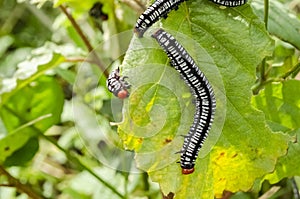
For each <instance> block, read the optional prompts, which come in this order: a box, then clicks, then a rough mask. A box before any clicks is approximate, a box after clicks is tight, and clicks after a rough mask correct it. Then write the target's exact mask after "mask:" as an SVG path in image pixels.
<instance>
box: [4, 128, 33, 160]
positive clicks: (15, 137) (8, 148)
mask: <svg viewBox="0 0 300 199" xmlns="http://www.w3.org/2000/svg"><path fill="white" fill-rule="evenodd" d="M33 136H35V134H34V133H33V132H32V131H25V132H22V133H12V134H8V135H7V136H6V137H4V138H2V139H1V140H0V152H1V156H0V163H1V164H2V163H3V162H4V161H5V159H6V158H7V157H9V156H11V155H12V154H13V153H14V152H15V151H17V150H18V149H20V148H22V147H23V146H24V145H25V144H26V143H27V142H28V140H29V139H30V138H31V137H33Z"/></svg>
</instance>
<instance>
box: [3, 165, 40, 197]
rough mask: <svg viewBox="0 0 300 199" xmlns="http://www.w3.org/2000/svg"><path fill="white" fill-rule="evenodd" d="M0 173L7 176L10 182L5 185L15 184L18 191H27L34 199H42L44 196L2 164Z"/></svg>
mask: <svg viewBox="0 0 300 199" xmlns="http://www.w3.org/2000/svg"><path fill="white" fill-rule="evenodd" d="M0 175H4V176H6V177H7V180H8V182H9V184H8V185H6V184H5V185H3V186H7V187H8V186H9V187H12V186H13V187H15V188H17V189H18V191H20V192H23V193H26V194H27V195H28V196H29V197H30V198H32V199H42V197H41V196H40V195H38V194H37V193H36V192H34V191H33V190H32V189H31V188H30V187H29V186H28V185H25V184H22V183H21V182H20V181H19V180H18V179H17V178H15V177H13V176H12V175H10V174H9V173H8V172H7V171H6V170H5V169H4V168H3V167H2V166H1V165H0Z"/></svg>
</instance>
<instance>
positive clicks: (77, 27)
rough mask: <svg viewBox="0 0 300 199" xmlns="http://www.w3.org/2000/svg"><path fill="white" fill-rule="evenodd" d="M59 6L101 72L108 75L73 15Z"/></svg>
mask: <svg viewBox="0 0 300 199" xmlns="http://www.w3.org/2000/svg"><path fill="white" fill-rule="evenodd" d="M59 7H60V9H61V10H62V11H63V13H64V14H65V15H66V16H67V18H68V19H69V21H70V22H71V24H72V25H73V27H74V29H75V30H76V32H77V33H78V34H79V36H80V38H81V39H82V41H83V42H84V44H85V45H86V47H87V49H88V51H89V52H90V53H91V55H92V57H93V59H95V62H96V63H97V65H98V66H99V68H100V70H101V71H102V72H103V74H104V75H105V77H106V78H107V77H108V75H109V74H108V71H107V70H106V69H105V67H104V65H103V64H102V62H101V60H100V59H99V57H98V56H97V54H96V53H95V51H94V48H93V47H92V45H91V43H90V42H89V40H88V39H87V37H86V36H85V34H84V33H83V31H82V30H81V28H80V27H79V25H78V24H77V22H76V21H75V19H74V18H73V16H72V15H71V14H70V13H69V12H68V11H67V9H66V7H64V6H62V5H60V6H59Z"/></svg>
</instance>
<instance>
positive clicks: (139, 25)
mask: <svg viewBox="0 0 300 199" xmlns="http://www.w3.org/2000/svg"><path fill="white" fill-rule="evenodd" d="M184 1H187V0H156V1H155V2H154V3H153V4H152V5H151V6H150V7H148V8H147V9H146V10H145V12H144V13H143V14H141V15H140V17H139V18H138V20H137V22H136V25H135V28H134V32H135V33H136V34H137V36H138V37H143V35H144V33H145V32H146V31H147V29H148V28H149V27H150V26H152V24H154V23H155V22H157V21H158V20H159V19H160V18H161V17H164V18H167V16H168V14H169V12H171V11H172V10H177V9H178V6H179V5H180V4H181V3H182V2H184ZM210 1H212V2H214V3H216V4H220V5H223V6H228V7H234V6H240V5H243V4H245V3H246V2H247V0H210Z"/></svg>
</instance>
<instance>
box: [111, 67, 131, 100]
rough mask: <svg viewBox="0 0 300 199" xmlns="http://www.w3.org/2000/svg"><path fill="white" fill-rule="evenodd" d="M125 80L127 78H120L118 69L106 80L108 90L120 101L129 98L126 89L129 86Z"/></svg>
mask: <svg viewBox="0 0 300 199" xmlns="http://www.w3.org/2000/svg"><path fill="white" fill-rule="evenodd" d="M125 78H127V76H124V77H121V76H120V69H119V68H117V69H115V70H113V71H112V72H111V73H110V74H109V76H108V78H107V80H106V86H107V88H108V90H109V91H110V92H112V93H113V94H114V95H115V96H116V97H118V98H120V99H125V98H127V97H129V92H128V89H129V88H130V85H129V84H128V82H126V81H125Z"/></svg>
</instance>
